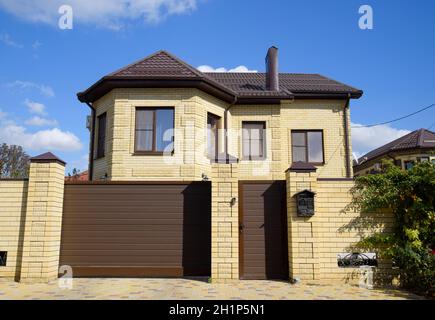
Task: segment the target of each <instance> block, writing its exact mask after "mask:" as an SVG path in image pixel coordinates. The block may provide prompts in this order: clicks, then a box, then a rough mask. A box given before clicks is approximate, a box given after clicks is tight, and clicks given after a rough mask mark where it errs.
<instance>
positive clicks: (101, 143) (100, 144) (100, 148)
mask: <svg viewBox="0 0 435 320" xmlns="http://www.w3.org/2000/svg"><path fill="white" fill-rule="evenodd" d="M106 119H107V116H106V113H103V114H101V115H99V116H98V118H97V121H98V135H97V158H101V157H104V154H105V152H106Z"/></svg>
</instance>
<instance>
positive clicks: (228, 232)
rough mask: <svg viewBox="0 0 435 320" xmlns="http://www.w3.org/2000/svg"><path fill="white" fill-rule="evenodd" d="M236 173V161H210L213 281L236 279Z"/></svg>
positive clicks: (237, 272)
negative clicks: (211, 165) (220, 162)
mask: <svg viewBox="0 0 435 320" xmlns="http://www.w3.org/2000/svg"><path fill="white" fill-rule="evenodd" d="M237 176H238V165H237V164H213V168H212V174H211V179H212V185H211V188H212V214H211V215H212V218H211V221H212V241H211V243H212V248H211V250H212V255H211V263H212V270H211V277H212V280H213V281H215V282H216V281H222V282H225V281H231V280H237V279H239V211H238V180H237ZM233 198H234V200H235V201H234V202H231V200H232V199H233Z"/></svg>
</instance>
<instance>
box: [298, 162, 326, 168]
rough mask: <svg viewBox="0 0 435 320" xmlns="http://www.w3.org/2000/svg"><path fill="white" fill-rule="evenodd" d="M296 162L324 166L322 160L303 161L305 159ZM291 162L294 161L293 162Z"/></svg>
mask: <svg viewBox="0 0 435 320" xmlns="http://www.w3.org/2000/svg"><path fill="white" fill-rule="evenodd" d="M297 162H303V163H308V164H312V165H313V166H317V167H321V166H324V165H325V163H324V162H305V161H297ZM293 163H294V162H293Z"/></svg>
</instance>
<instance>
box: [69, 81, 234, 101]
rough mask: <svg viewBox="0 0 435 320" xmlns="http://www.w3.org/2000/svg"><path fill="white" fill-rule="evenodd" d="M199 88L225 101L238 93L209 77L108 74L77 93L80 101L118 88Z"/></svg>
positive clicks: (90, 99)
mask: <svg viewBox="0 0 435 320" xmlns="http://www.w3.org/2000/svg"><path fill="white" fill-rule="evenodd" d="M177 87H179V88H188V87H193V88H198V89H201V90H203V91H205V92H207V93H210V94H211V95H214V96H217V97H218V98H221V99H222V100H224V101H227V102H232V101H234V98H235V96H236V93H235V92H233V91H232V90H230V89H228V88H226V87H224V86H221V85H219V84H217V83H215V82H213V81H210V80H209V79H208V78H199V77H173V76H172V77H155V76H153V77H135V76H122V77H119V76H116V77H113V76H106V77H103V78H101V79H100V80H98V81H97V82H96V83H94V84H93V85H92V86H91V87H89V88H88V89H86V90H85V91H83V92H79V93H77V98H78V99H79V101H80V102H95V101H96V100H98V99H99V98H101V97H102V96H104V95H105V94H107V93H108V92H110V91H111V90H113V89H116V88H177Z"/></svg>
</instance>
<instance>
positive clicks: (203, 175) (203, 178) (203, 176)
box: [201, 173, 209, 181]
mask: <svg viewBox="0 0 435 320" xmlns="http://www.w3.org/2000/svg"><path fill="white" fill-rule="evenodd" d="M201 178H202V181H208V180H209V179H208V176H207V175H206V174H205V173H203V174H202V175H201Z"/></svg>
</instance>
